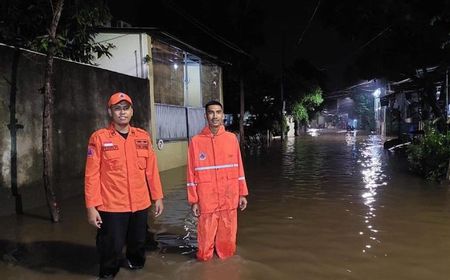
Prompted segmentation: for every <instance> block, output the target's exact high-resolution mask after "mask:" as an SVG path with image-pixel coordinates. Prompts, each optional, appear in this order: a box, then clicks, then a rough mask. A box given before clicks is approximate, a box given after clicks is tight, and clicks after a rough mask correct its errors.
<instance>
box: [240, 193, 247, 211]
mask: <svg viewBox="0 0 450 280" xmlns="http://www.w3.org/2000/svg"><path fill="white" fill-rule="evenodd" d="M245 208H247V198H245V196H240V197H239V209H241V211H244V210H245Z"/></svg>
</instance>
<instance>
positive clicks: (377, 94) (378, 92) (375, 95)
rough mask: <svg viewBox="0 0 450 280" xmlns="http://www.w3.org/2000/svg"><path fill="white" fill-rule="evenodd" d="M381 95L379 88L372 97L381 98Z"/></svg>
mask: <svg viewBox="0 0 450 280" xmlns="http://www.w3.org/2000/svg"><path fill="white" fill-rule="evenodd" d="M380 94H381V90H380V89H379V88H377V89H376V90H375V91H374V92H373V93H372V95H373V96H374V97H377V98H378V97H380Z"/></svg>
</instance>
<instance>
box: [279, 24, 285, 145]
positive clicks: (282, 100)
mask: <svg viewBox="0 0 450 280" xmlns="http://www.w3.org/2000/svg"><path fill="white" fill-rule="evenodd" d="M284 41H285V34H284V30H282V31H281V73H280V102H281V114H280V115H281V117H280V128H281V141H283V140H284V45H285V42H284Z"/></svg>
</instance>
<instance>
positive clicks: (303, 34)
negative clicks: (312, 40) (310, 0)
mask: <svg viewBox="0 0 450 280" xmlns="http://www.w3.org/2000/svg"><path fill="white" fill-rule="evenodd" d="M319 5H320V0H319V1H317V4H316V8H315V9H314V12H313V14H312V15H311V17H310V18H309V21H308V24H306V27H305V29H303V32H302V35H300V38H298V41H297V45H300V44H301V43H302V41H303V36H305V33H306V31H307V30H308V29H309V26H310V25H311V22H312V21H313V19H314V16H315V15H316V13H317V10H318V9H319Z"/></svg>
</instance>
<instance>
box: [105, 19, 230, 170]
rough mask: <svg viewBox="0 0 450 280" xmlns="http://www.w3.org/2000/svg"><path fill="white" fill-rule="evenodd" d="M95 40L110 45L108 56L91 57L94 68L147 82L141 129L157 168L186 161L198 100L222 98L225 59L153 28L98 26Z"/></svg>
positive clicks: (198, 125)
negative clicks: (147, 101) (146, 123)
mask: <svg viewBox="0 0 450 280" xmlns="http://www.w3.org/2000/svg"><path fill="white" fill-rule="evenodd" d="M96 41H97V42H102V43H106V42H108V43H112V44H113V45H115V48H114V49H112V50H111V54H112V57H111V58H107V57H101V58H100V59H98V60H97V61H96V64H97V66H98V67H100V68H103V69H108V70H111V71H115V72H119V73H123V74H126V75H130V76H134V77H138V78H141V79H145V80H147V82H148V95H149V97H150V104H149V106H150V113H149V115H148V118H149V120H150V121H149V127H145V129H147V130H149V131H151V133H152V138H153V139H152V140H153V143H154V148H155V150H156V152H157V156H158V163H159V168H160V170H161V171H164V170H167V169H171V168H176V167H180V166H183V165H185V164H186V155H187V144H188V140H189V138H190V137H192V136H193V135H195V134H197V133H198V132H199V131H200V130H201V129H202V128H203V127H204V125H205V119H204V109H203V104H205V103H206V102H208V101H209V100H212V99H215V100H219V101H221V102H223V93H222V65H224V64H225V62H223V61H220V60H219V59H218V58H217V57H214V56H212V55H210V54H208V53H205V52H203V51H201V50H199V49H197V48H195V47H193V46H191V45H189V44H187V43H185V42H183V41H181V40H180V39H178V38H176V37H174V36H172V35H170V34H169V33H167V32H164V31H161V30H159V29H157V28H134V27H126V28H102V29H100V30H99V34H98V35H97V36H96ZM123 91H127V89H126V88H124V89H123ZM138 110H139V109H138Z"/></svg>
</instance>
